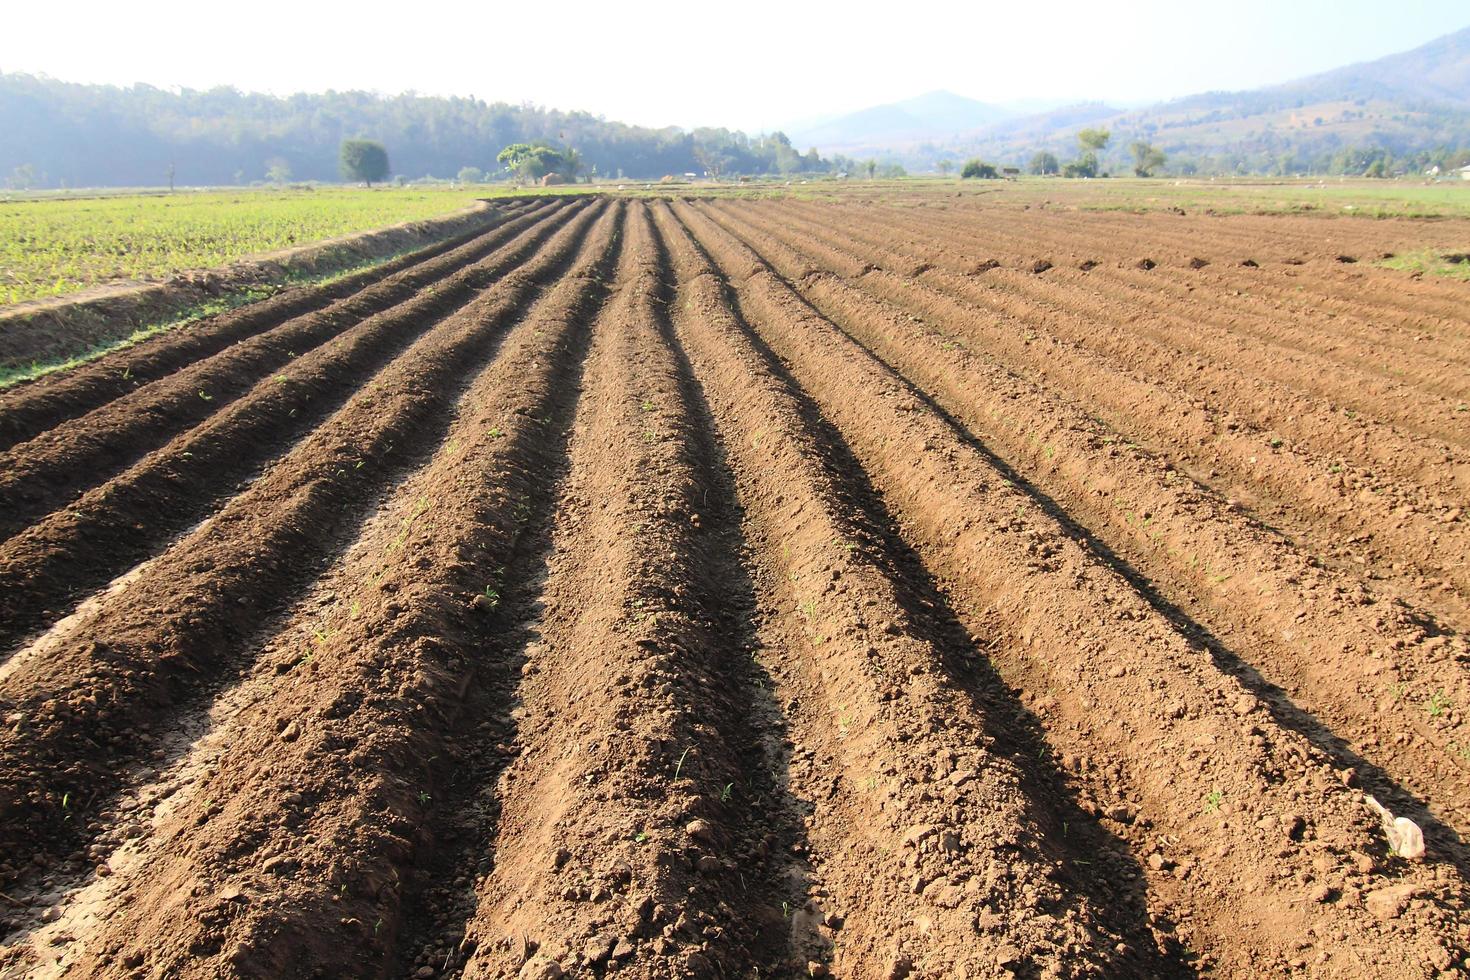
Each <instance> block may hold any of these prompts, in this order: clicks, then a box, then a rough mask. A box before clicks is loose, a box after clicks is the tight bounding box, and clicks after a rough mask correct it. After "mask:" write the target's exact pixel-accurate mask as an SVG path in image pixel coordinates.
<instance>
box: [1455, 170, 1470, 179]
mask: <svg viewBox="0 0 1470 980" xmlns="http://www.w3.org/2000/svg"><path fill="white" fill-rule="evenodd" d="M1455 173H1457V174H1459V175H1460V179H1461V180H1470V167H1461V168H1460V169H1459V170H1456V171H1455Z"/></svg>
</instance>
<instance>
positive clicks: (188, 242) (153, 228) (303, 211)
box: [0, 187, 503, 303]
mask: <svg viewBox="0 0 1470 980" xmlns="http://www.w3.org/2000/svg"><path fill="white" fill-rule="evenodd" d="M496 193H503V192H502V191H499V190H496V189H491V188H484V187H458V188H453V189H449V188H444V189H440V188H427V189H425V188H417V187H415V188H396V187H394V188H382V189H378V188H374V189H365V188H348V187H334V188H317V189H314V190H313V189H305V188H302V189H286V190H264V189H261V190H255V189H241V190H231V191H203V192H180V193H177V194H156V193H155V194H132V195H125V196H122V195H120V196H97V197H85V198H66V197H56V196H52V197H36V198H30V199H26V198H21V199H14V200H8V201H0V303H17V302H20V301H22V300H28V299H37V298H42V297H49V296H62V295H65V294H67V293H73V292H76V291H78V290H80V289H84V288H86V287H88V286H93V285H97V284H99V283H106V282H111V281H114V280H123V279H141V280H147V279H158V278H162V277H167V276H168V275H170V274H172V273H175V272H179V271H181V270H185V269H199V268H208V267H211V266H218V265H223V264H225V263H228V262H232V261H234V260H236V259H239V258H241V257H243V256H247V255H252V254H256V253H260V252H270V251H276V250H279V249H284V248H291V247H293V246H296V245H305V244H309V243H311V242H317V241H322V240H323V239H328V238H333V237H336V236H338V235H345V234H350V233H352V232H358V231H367V230H369V229H373V228H381V227H384V226H387V225H393V224H397V223H399V222H402V221H413V220H418V219H422V218H432V217H437V216H440V215H445V214H449V213H451V212H454V211H457V210H459V209H461V208H464V207H466V206H468V205H470V204H472V203H473V202H474V201H475V200H476V199H477V198H482V197H487V196H491V195H493V194H496Z"/></svg>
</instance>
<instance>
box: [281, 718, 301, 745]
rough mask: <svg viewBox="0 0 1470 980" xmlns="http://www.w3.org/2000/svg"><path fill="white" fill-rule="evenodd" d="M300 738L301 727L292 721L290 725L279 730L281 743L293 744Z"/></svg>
mask: <svg viewBox="0 0 1470 980" xmlns="http://www.w3.org/2000/svg"><path fill="white" fill-rule="evenodd" d="M300 737H301V726H300V725H298V724H297V723H296V722H294V721H293V722H291V724H289V725H287V726H286V727H285V728H283V729H281V741H283V742H294V741H296V740H297V739H298V738H300Z"/></svg>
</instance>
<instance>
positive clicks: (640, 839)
mask: <svg viewBox="0 0 1470 980" xmlns="http://www.w3.org/2000/svg"><path fill="white" fill-rule="evenodd" d="M647 840H648V832H647V831H643V830H640V831H638V833H636V834H634V835H633V842H634V843H635V844H642V843H645V842H646V841H647Z"/></svg>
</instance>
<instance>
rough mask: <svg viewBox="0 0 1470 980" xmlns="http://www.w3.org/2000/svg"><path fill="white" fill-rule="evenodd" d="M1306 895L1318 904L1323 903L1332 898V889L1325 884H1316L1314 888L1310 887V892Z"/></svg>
mask: <svg viewBox="0 0 1470 980" xmlns="http://www.w3.org/2000/svg"><path fill="white" fill-rule="evenodd" d="M1307 897H1308V898H1310V899H1311V900H1312V901H1314V902H1316V903H1317V904H1318V905H1325V904H1326V903H1327V902H1329V901H1331V900H1332V889H1331V888H1329V887H1328V886H1327V885H1318V886H1317V887H1316V888H1313V889H1312V891H1311V893H1310V894H1309V895H1308V896H1307Z"/></svg>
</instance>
